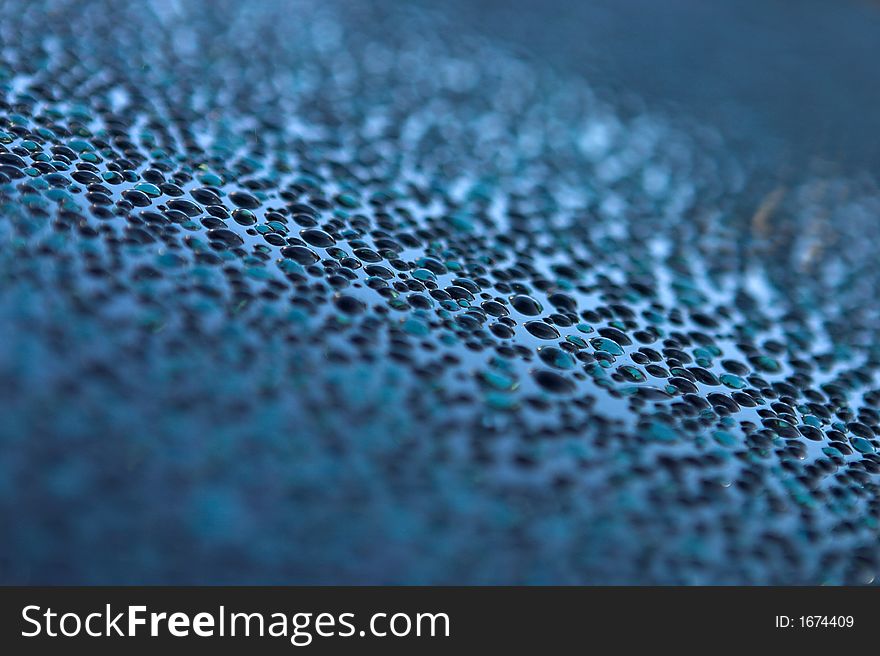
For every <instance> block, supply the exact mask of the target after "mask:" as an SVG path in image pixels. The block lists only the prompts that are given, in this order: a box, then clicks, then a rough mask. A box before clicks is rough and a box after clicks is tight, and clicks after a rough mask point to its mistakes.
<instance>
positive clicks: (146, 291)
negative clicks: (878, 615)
mask: <svg viewBox="0 0 880 656" xmlns="http://www.w3.org/2000/svg"><path fill="white" fill-rule="evenodd" d="M357 4H359V3H356V4H354V5H350V4H348V3H341V2H340V3H336V2H311V1H307V2H297V3H291V2H280V1H279V2H272V1H266V2H254V3H241V2H237V1H232V0H229V1H225V0H224V1H218V2H210V3H208V2H160V1H156V2H143V3H124V2H112V1H108V2H99V1H94V2H86V3H79V2H69V3H68V2H56V1H52V2H42V1H40V0H31V1H28V2H24V1H22V2H7V3H5V4H4V9H3V14H4V15H3V21H2V22H0V44H3V46H4V47H3V48H2V49H0V385H2V387H3V397H2V408H3V421H2V422H0V443H2V448H3V451H4V454H5V455H4V457H3V458H2V459H0V516H2V517H3V518H4V525H5V526H7V535H6V537H5V538H4V540H3V541H2V545H0V563H3V568H2V570H0V571H2V572H3V573H2V575H0V577H2V579H3V580H4V581H7V582H48V583H68V582H90V583H101V582H109V583H124V582H172V583H181V582H211V583H221V582H235V583H244V582H271V583H290V582H303V583H310V582H311V583H316V582H347V583H361V582H373V583H385V582H396V583H422V582H424V583H462V582H471V583H485V582H493V583H537V582H540V583H720V584H729V583H808V582H811V583H819V582H830V583H841V582H847V583H864V582H870V581H873V579H874V577H875V575H876V573H877V569H878V566H880V562H878V558H880V550H878V546H877V545H878V530H880V527H878V519H880V500H878V497H877V492H878V478H877V474H878V473H880V453H878V451H880V440H878V437H877V436H878V435H880V377H878V366H880V346H878V345H880V341H878V339H877V337H878V334H877V333H878V330H877V329H878V326H880V324H878V316H877V314H878V305H877V302H876V298H875V294H876V289H878V284H880V280H878V272H877V268H876V267H875V266H874V259H875V253H874V248H873V246H872V244H876V243H880V241H878V240H880V234H878V232H880V224H878V222H877V221H876V217H877V216H878V209H880V207H878V205H880V201H878V195H877V193H876V190H875V189H874V188H873V187H872V186H871V185H870V184H869V183H867V182H854V181H842V180H833V179H822V180H816V179H812V178H809V177H807V176H803V178H802V179H796V180H794V181H793V182H792V183H791V184H790V185H789V186H788V187H787V188H785V189H774V188H773V186H772V185H770V186H769V188H768V182H767V177H766V171H764V170H763V169H762V168H761V166H759V165H758V164H756V163H755V162H750V161H749V160H748V157H746V156H741V154H740V153H736V152H733V151H731V150H728V149H727V148H726V147H725V143H724V141H723V139H721V138H720V137H719V136H718V135H717V134H715V133H713V132H711V131H708V130H705V129H702V128H698V127H697V126H687V125H685V126H682V125H680V124H679V123H677V122H674V121H673V120H671V119H669V118H665V117H663V116H661V115H656V114H652V113H650V112H649V111H646V110H643V111H640V112H637V113H636V114H635V115H629V114H624V113H622V112H618V111H617V110H616V108H615V105H614V104H613V103H611V102H608V101H607V100H600V98H599V97H597V95H596V94H595V93H594V92H593V91H592V90H591V89H590V87H589V86H587V84H586V82H584V81H583V80H580V79H576V78H570V77H565V76H562V75H561V74H558V73H554V72H552V71H549V70H546V69H544V68H542V67H541V65H540V63H539V62H531V61H526V60H523V59H521V58H519V57H517V56H514V55H513V54H511V53H509V52H507V51H506V50H505V49H503V48H501V47H500V46H498V45H496V44H493V43H490V42H487V41H486V40H484V39H482V38H479V37H477V36H473V35H468V34H467V33H463V32H460V31H458V30H457V29H454V27H455V26H454V24H453V23H447V22H444V21H443V20H442V17H440V16H437V15H433V14H426V13H423V12H413V11H410V10H406V9H403V8H401V7H397V6H395V3H378V4H377V5H375V6H370V7H360V6H357Z"/></svg>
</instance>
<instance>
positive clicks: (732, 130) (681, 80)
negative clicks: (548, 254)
mask: <svg viewBox="0 0 880 656" xmlns="http://www.w3.org/2000/svg"><path fill="white" fill-rule="evenodd" d="M420 1H421V2H422V3H423V4H425V5H429V6H432V7H433V8H434V9H437V10H439V11H442V12H443V13H444V14H446V15H447V16H449V17H451V18H454V17H457V19H458V20H459V21H461V22H462V23H465V24H467V25H470V26H473V27H475V28H476V29H478V30H479V31H480V32H482V33H484V34H485V35H487V36H491V37H493V38H500V39H503V40H505V41H506V42H508V44H510V45H511V46H512V47H515V48H516V49H517V50H519V51H521V52H523V53H528V54H529V55H531V56H534V57H538V58H540V59H542V60H545V61H546V62H549V63H552V64H553V65H555V66H558V67H559V68H561V69H563V70H566V71H567V72H575V73H579V74H582V75H583V76H585V77H586V78H588V79H589V81H590V83H591V84H592V85H593V86H594V87H596V88H598V89H600V90H604V91H605V93H606V95H607V96H609V97H615V98H619V97H620V94H625V95H626V96H629V97H630V99H631V101H632V102H633V103H634V104H635V105H636V106H638V101H639V99H641V100H642V101H644V102H646V103H648V104H650V108H651V110H652V111H658V110H660V109H662V108H665V109H666V110H667V111H669V112H670V113H671V114H679V115H683V116H687V117H690V118H695V119H698V120H700V121H702V122H704V123H706V124H709V125H712V126H714V127H716V128H719V129H722V130H723V131H724V133H725V136H727V137H729V138H731V139H735V140H737V141H738V142H739V143H740V144H742V145H743V146H744V149H745V150H746V151H749V152H751V153H755V152H757V151H760V152H762V153H766V154H767V155H768V156H770V155H772V156H776V157H778V158H779V160H780V162H783V161H784V162H785V163H786V164H788V165H790V166H794V167H803V166H806V165H808V164H810V165H817V164H818V165H820V166H825V167H826V168H831V169H833V170H836V171H840V172H843V171H846V172H855V171H862V170H865V169H870V170H872V171H876V170H877V166H878V164H880V142H878V140H877V139H876V138H872V135H876V134H878V131H880V111H878V107H880V83H878V71H877V68H878V62H880V3H878V2H875V1H872V0H835V1H831V0H798V1H797V2H787V1H785V0H713V1H711V2H706V1H705V0H663V1H662V2H657V1H656V0H589V1H587V2H577V1H572V0H482V1H481V2H473V1H470V0H449V1H447V2H431V1H430V0H420ZM817 160H818V162H817Z"/></svg>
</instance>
